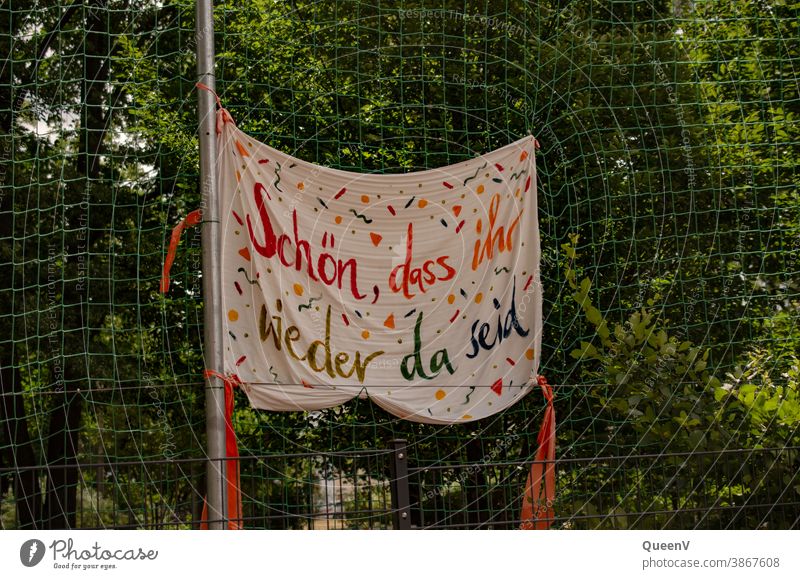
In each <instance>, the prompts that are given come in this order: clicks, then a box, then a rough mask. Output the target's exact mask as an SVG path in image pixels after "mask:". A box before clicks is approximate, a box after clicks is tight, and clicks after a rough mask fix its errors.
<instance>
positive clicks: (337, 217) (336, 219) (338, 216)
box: [334, 215, 342, 225]
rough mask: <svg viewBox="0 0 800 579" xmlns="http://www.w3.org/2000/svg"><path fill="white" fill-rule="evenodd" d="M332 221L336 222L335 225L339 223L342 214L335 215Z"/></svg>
mask: <svg viewBox="0 0 800 579" xmlns="http://www.w3.org/2000/svg"><path fill="white" fill-rule="evenodd" d="M334 221H335V222H336V225H341V223H342V216H341V215H337V216H336V218H335V219H334Z"/></svg>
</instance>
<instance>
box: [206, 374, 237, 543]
mask: <svg viewBox="0 0 800 579" xmlns="http://www.w3.org/2000/svg"><path fill="white" fill-rule="evenodd" d="M203 375H204V377H205V378H211V377H216V378H219V379H220V380H222V382H223V383H224V385H225V457H226V458H228V459H234V460H226V461H225V463H226V477H225V478H226V481H227V493H226V494H227V497H228V516H227V519H228V529H229V530H239V529H243V528H244V519H243V515H242V513H243V511H242V488H241V477H240V466H239V460H238V459H239V446H238V444H237V442H236V433H235V432H234V430H233V409H234V393H233V389H234V388H236V387H238V386H241V385H242V381H241V380H240V379H239V377H238V376H237V375H236V374H230V375H227V376H226V375H224V374H221V373H220V372H217V371H216V370H205V371H204V372H203ZM200 528H201V529H203V530H207V529H208V501H207V500H206V499H203V513H202V515H201V517H200Z"/></svg>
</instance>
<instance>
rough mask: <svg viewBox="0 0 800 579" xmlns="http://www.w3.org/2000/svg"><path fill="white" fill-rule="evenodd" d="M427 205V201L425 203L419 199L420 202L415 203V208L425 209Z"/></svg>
mask: <svg viewBox="0 0 800 579" xmlns="http://www.w3.org/2000/svg"><path fill="white" fill-rule="evenodd" d="M427 205H428V201H427V200H425V199H420V200H419V203H417V206H418V207H419V208H420V209H425V207H426V206H427Z"/></svg>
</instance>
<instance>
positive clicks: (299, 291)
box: [294, 283, 303, 296]
mask: <svg viewBox="0 0 800 579" xmlns="http://www.w3.org/2000/svg"><path fill="white" fill-rule="evenodd" d="M294 293H296V294H297V295H299V296H301V295H303V286H301V285H300V284H299V283H296V284H294Z"/></svg>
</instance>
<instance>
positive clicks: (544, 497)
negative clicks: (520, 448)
mask: <svg viewBox="0 0 800 579" xmlns="http://www.w3.org/2000/svg"><path fill="white" fill-rule="evenodd" d="M537 382H538V384H539V386H540V387H541V388H542V394H544V398H545V400H546V401H547V407H546V408H545V413H544V419H543V420H542V426H541V427H540V429H539V435H538V437H537V439H536V442H537V444H538V448H537V450H536V457H535V459H534V462H533V464H531V470H530V472H529V473H528V480H527V482H526V483H525V493H524V495H523V498H522V512H521V514H520V519H521V520H522V523H521V524H520V529H522V530H543V529H548V528H550V525H551V524H552V523H553V520H554V518H555V509H554V508H553V504H554V502H555V496H556V465H555V459H556V412H555V408H554V407H553V387H552V386H551V385H550V384H549V383H548V382H547V378H545V377H544V376H541V375H540V376H538V378H537Z"/></svg>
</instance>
